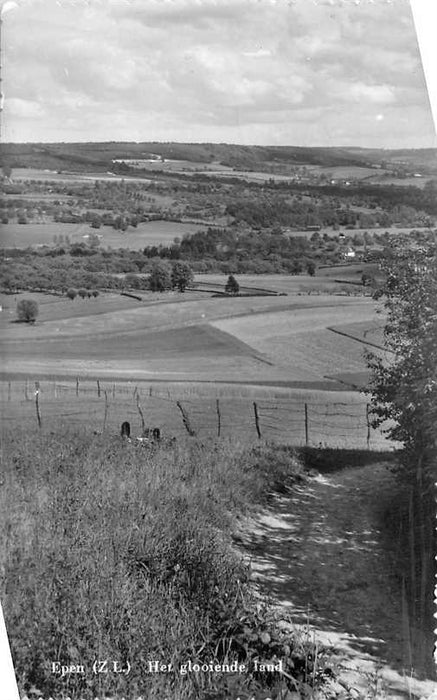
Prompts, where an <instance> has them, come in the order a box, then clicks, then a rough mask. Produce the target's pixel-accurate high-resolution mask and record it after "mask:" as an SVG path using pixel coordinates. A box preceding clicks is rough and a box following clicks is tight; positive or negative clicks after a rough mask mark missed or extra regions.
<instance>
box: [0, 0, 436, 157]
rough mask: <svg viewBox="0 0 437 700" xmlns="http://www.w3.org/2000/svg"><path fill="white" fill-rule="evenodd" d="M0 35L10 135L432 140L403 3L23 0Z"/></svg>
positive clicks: (370, 141) (269, 140) (301, 140)
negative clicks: (2, 48)
mask: <svg viewBox="0 0 437 700" xmlns="http://www.w3.org/2000/svg"><path fill="white" fill-rule="evenodd" d="M395 5H396V7H395ZM4 37H5V42H4V44H5V46H4V92H5V95H6V100H5V110H4V116H5V119H4V125H5V132H6V136H5V138H6V139H10V140H12V139H16V140H41V141H43V140H45V141H50V140H55V139H60V140H64V141H67V140H105V139H110V140H117V139H122V138H123V139H124V140H130V139H132V140H142V139H144V140H149V139H150V140H153V139H159V140H186V139H190V138H194V140H200V139H202V140H207V141H208V140H209V141H212V140H216V141H231V142H237V141H241V142H246V143H256V142H258V143H273V142H275V143H277V142H278V139H281V140H282V142H283V143H296V144H299V143H301V144H306V145H311V144H315V143H317V144H321V143H337V142H338V139H339V138H340V139H341V140H342V143H346V142H348V143H356V144H357V145H381V146H384V145H385V146H390V145H393V144H399V145H400V144H402V145H405V144H408V143H411V144H413V143H414V144H416V145H417V143H418V142H421V143H423V144H425V145H426V144H427V143H430V141H431V142H432V138H433V127H432V122H431V116H430V111H429V106H428V101H427V95H426V89H425V85H424V81H423V75H422V70H421V65H420V60H419V54H418V50H417V47H416V40H415V35H414V30H413V25H412V20H411V17H410V11H409V7H408V3H407V2H406V0H397V2H396V3H385V2H379V1H378V2H375V3H368V2H366V3H364V2H363V3H359V4H358V5H355V4H354V3H350V2H346V1H344V2H342V3H338V2H335V3H330V2H326V3H320V2H319V3H318V4H314V3H309V2H307V0H293V2H291V3H287V2H285V0H284V1H283V0H277V2H275V3H270V2H269V1H268V0H261V1H260V2H255V0H220V2H218V0H177V1H176V0H174V1H170V0H169V1H168V2H167V1H163V0H130V2H121V0H105V2H104V1H103V0H89V2H86V1H85V0H74V2H73V0H21V4H20V7H19V8H17V9H15V10H14V11H13V12H9V13H7V15H6V17H5V19H4ZM20 105H21V107H20ZM23 105H27V107H26V106H23ZM31 105H32V107H31ZM37 107H39V110H40V111H38V109H37ZM26 109H27V110H28V111H32V110H33V116H32V120H33V123H32V124H30V120H29V115H28V113H26ZM20 110H21V111H20ZM382 110H383V111H384V120H383V121H380V122H378V121H377V120H376V115H377V114H378V113H381V112H382ZM401 115H402V116H406V117H407V120H406V121H403V120H402V119H399V117H400V116H401ZM417 124H420V129H418V128H417ZM31 127H32V128H31Z"/></svg>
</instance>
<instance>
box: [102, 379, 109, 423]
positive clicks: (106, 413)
mask: <svg viewBox="0 0 437 700" xmlns="http://www.w3.org/2000/svg"><path fill="white" fill-rule="evenodd" d="M108 409H109V402H108V394H107V392H106V389H105V415H104V418H103V428H102V433H104V432H105V428H106V419H107V417H108Z"/></svg>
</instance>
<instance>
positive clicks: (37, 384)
mask: <svg viewBox="0 0 437 700" xmlns="http://www.w3.org/2000/svg"><path fill="white" fill-rule="evenodd" d="M35 409H36V418H37V421H38V428H41V413H40V410H39V382H35Z"/></svg>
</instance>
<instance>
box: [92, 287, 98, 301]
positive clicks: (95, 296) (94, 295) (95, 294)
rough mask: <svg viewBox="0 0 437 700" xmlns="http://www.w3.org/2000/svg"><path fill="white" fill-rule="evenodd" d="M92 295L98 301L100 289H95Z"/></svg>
mask: <svg viewBox="0 0 437 700" xmlns="http://www.w3.org/2000/svg"><path fill="white" fill-rule="evenodd" d="M91 294H92V295H93V297H94V299H97V297H98V296H99V291H98V289H93V291H92V292H91Z"/></svg>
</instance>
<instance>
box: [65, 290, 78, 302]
mask: <svg viewBox="0 0 437 700" xmlns="http://www.w3.org/2000/svg"><path fill="white" fill-rule="evenodd" d="M67 297H68V298H69V299H71V301H73V299H75V298H76V297H77V290H76V289H73V287H70V288H69V289H67Z"/></svg>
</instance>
